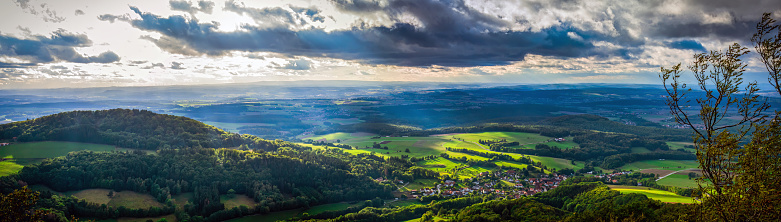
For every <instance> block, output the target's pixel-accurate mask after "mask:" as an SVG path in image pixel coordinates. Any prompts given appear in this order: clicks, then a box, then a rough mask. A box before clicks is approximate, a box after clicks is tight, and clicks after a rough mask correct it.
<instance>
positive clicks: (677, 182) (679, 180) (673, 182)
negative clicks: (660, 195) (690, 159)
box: [656, 173, 697, 188]
mask: <svg viewBox="0 0 781 222" xmlns="http://www.w3.org/2000/svg"><path fill="white" fill-rule="evenodd" d="M656 183H657V184H659V185H665V186H674V187H686V188H695V187H697V181H695V180H694V179H689V176H687V175H681V174H677V173H676V174H672V175H669V176H667V177H665V178H663V179H661V180H659V181H656Z"/></svg>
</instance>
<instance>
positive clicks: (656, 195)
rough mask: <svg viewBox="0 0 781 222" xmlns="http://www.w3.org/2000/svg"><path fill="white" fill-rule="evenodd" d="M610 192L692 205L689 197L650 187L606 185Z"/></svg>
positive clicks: (692, 201)
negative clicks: (641, 195)
mask: <svg viewBox="0 0 781 222" xmlns="http://www.w3.org/2000/svg"><path fill="white" fill-rule="evenodd" d="M608 187H610V189H611V190H615V191H618V192H621V193H624V194H627V193H637V194H643V195H645V196H647V197H648V198H651V199H655V200H660V201H662V202H667V203H694V200H693V199H692V198H691V197H684V196H679V195H677V194H675V193H673V192H669V191H664V190H657V189H654V188H650V187H636V186H621V185H608Z"/></svg>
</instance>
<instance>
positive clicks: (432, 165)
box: [418, 157, 462, 172]
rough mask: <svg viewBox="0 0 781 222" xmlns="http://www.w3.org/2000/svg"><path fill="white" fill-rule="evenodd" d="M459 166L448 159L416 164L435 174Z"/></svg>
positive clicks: (439, 158) (438, 158)
mask: <svg viewBox="0 0 781 222" xmlns="http://www.w3.org/2000/svg"><path fill="white" fill-rule="evenodd" d="M459 165H462V163H460V162H455V161H452V160H449V159H445V158H442V157H437V158H436V159H433V160H424V161H420V162H418V166H420V167H423V168H426V169H430V170H433V171H437V172H444V171H446V170H447V169H452V168H454V167H457V166H459Z"/></svg>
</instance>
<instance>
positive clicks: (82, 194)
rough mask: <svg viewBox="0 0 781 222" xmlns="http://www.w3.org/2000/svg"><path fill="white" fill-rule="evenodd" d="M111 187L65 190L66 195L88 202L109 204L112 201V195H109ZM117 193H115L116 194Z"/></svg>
mask: <svg viewBox="0 0 781 222" xmlns="http://www.w3.org/2000/svg"><path fill="white" fill-rule="evenodd" d="M109 191H110V190H109V189H86V190H79V191H70V192H65V194H66V195H71V196H73V197H75V198H78V199H82V200H85V201H87V202H91V203H96V204H108V203H109V202H111V199H112V198H110V197H108V193H109ZM116 194H117V193H114V195H116Z"/></svg>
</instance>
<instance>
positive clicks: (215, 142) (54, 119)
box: [0, 109, 285, 150]
mask: <svg viewBox="0 0 781 222" xmlns="http://www.w3.org/2000/svg"><path fill="white" fill-rule="evenodd" d="M13 137H17V140H18V141H20V142H29V141H46V140H57V141H73V142H86V143H99V144H109V145H115V146H119V147H124V148H137V149H158V148H182V147H206V148H219V147H236V146H240V145H242V144H246V145H247V146H248V147H249V148H255V149H265V150H272V149H276V148H278V147H280V146H281V145H282V144H281V143H285V142H281V141H268V140H263V139H260V138H257V137H255V136H250V135H239V134H235V133H228V132H225V131H222V130H220V129H218V128H216V127H214V126H210V125H206V124H204V123H201V122H199V121H197V120H193V119H190V118H187V117H181V116H173V115H166V114H157V113H153V112H150V111H146V110H137V109H132V110H131V109H111V110H98V111H72V112H64V113H58V114H54V115H49V116H44V117H41V118H37V119H32V120H27V121H20V122H14V123H8V124H3V125H0V139H2V140H10V139H13Z"/></svg>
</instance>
